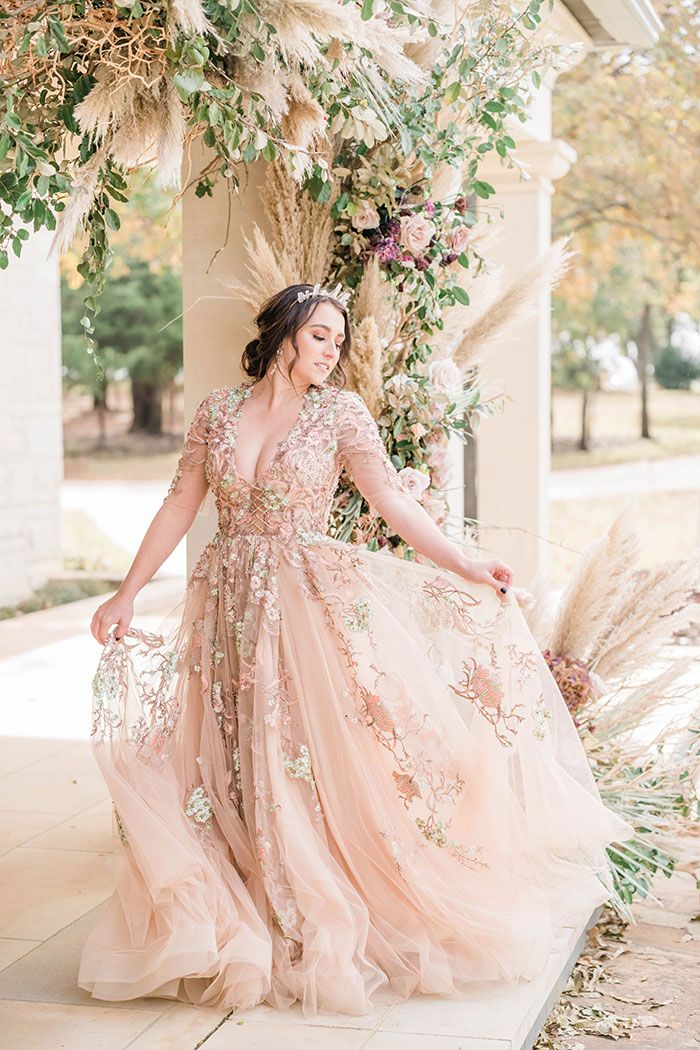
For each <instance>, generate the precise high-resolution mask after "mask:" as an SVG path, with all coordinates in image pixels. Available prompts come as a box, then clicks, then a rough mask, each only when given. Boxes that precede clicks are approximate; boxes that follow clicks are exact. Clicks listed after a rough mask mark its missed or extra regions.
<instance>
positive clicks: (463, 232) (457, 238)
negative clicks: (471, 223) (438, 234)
mask: <svg viewBox="0 0 700 1050" xmlns="http://www.w3.org/2000/svg"><path fill="white" fill-rule="evenodd" d="M468 244H469V227H468V226H455V227H454V229H453V230H451V232H450V247H451V248H452V251H454V252H457V255H461V254H462V252H463V251H466V249H467V245H468Z"/></svg>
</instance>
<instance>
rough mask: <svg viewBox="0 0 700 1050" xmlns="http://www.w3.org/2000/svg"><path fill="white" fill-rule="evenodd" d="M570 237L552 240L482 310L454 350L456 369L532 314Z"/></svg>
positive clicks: (560, 267)
mask: <svg viewBox="0 0 700 1050" xmlns="http://www.w3.org/2000/svg"><path fill="white" fill-rule="evenodd" d="M569 240H570V237H562V238H560V239H559V240H558V241H555V242H554V244H552V246H551V247H550V248H548V249H547V251H546V252H543V254H542V255H541V256H540V258H539V259H538V260H537V261H536V262H535V263H534V265H533V266H530V267H529V268H528V269H527V270H526V271H525V272H524V273H523V274H522V275H521V276H520V277H518V279H517V280H516V281H514V282H513V284H511V285H510V287H509V288H507V289H506V291H505V292H504V293H503V294H502V295H500V296H499V297H498V298H497V299H496V301H495V302H493V303H492V304H491V305H490V306H489V307H488V309H486V310H483V311H482V312H481V313H480V314H478V316H477V317H476V320H474V321H473V322H472V323H471V324H470V326H469V327H468V328H467V329H466V331H465V333H464V335H463V337H462V339H461V342H460V343H459V345H458V346H457V348H456V349H455V352H454V360H455V363H456V364H457V366H458V367H459V368H465V367H467V366H468V365H470V364H471V363H472V360H473V357H474V355H475V354H477V353H479V354H481V353H483V352H484V351H485V350H486V349H488V348H490V347H491V346H492V345H493V343H494V342H495V341H496V340H497V339H499V340H504V339H507V338H508V337H509V336H510V335H512V333H513V332H514V331H515V330H516V329H517V328H519V327H520V325H521V324H523V323H524V322H525V321H526V320H527V319H528V318H529V317H530V316H532V314H533V313H534V311H535V309H536V307H537V302H538V300H539V298H540V296H541V295H543V294H544V293H545V292H547V291H549V290H550V289H551V288H552V287H553V286H554V285H556V283H557V282H558V281H559V280H560V279H561V277H562V276H563V275H564V273H565V272H566V270H567V268H568V264H569V260H570V258H571V257H572V256H573V254H574V253H573V252H572V251H570V250H569V249H568V243H569Z"/></svg>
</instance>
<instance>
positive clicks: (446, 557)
mask: <svg viewBox="0 0 700 1050" xmlns="http://www.w3.org/2000/svg"><path fill="white" fill-rule="evenodd" d="M409 500H410V502H409ZM376 510H377V512H378V513H379V514H381V516H382V517H383V518H384V520H385V521H386V522H387V524H388V525H389V527H390V528H391V529H392V530H393V531H394V532H395V533H396V534H397V535H399V536H400V537H401V539H402V540H404V542H405V543H408V544H409V545H410V546H411V547H413V549H414V550H416V551H417V552H418V553H419V554H422V555H423V556H424V557H426V558H430V560H431V561H433V562H435V564H436V565H438V566H439V567H440V568H441V569H449V570H450V571H451V572H456V573H461V571H462V570H463V569H465V567H466V566H467V565H468V563H469V558H467V556H466V554H464V552H463V551H461V550H460V549H459V547H458V546H457V545H456V544H455V543H453V542H452V541H451V540H450V539H448V538H447V536H445V534H444V533H443V532H442V530H441V529H440V528H439V526H438V525H436V524H435V522H434V521H433V519H432V518H431V517H430V515H429V514H428V513H427V511H426V510H425V509H424V508H423V507H422V506H421V505H420V503H417V502H416V501H415V500H414V499H413V498H412V497H404V496H398V497H395V496H392V495H389V496H387V497H385V498H384V499H381V500H379V502H378V505H376Z"/></svg>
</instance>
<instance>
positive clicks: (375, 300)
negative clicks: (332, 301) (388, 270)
mask: <svg viewBox="0 0 700 1050" xmlns="http://www.w3.org/2000/svg"><path fill="white" fill-rule="evenodd" d="M392 294H393V291H392V287H391V284H390V283H389V281H387V280H385V279H384V277H383V276H382V269H381V266H380V264H379V258H378V257H377V255H372V256H371V258H370V259H369V260H368V261H367V264H366V265H365V268H364V271H363V273H362V280H361V281H360V284H359V286H358V288H357V291H356V292H355V296H354V298H353V305H352V316H353V320H354V321H355V323H356V324H360V322H361V321H364V319H365V318H366V317H373V318H374V320H375V321H376V323H377V327H378V328H379V331H380V332H383V333H384V336H385V337H386V338H387V339H391V338H392V335H393V332H394V331H395V329H396V326H397V323H398V318H397V316H396V311H395V310H394V307H393V306H392V302H391V298H392Z"/></svg>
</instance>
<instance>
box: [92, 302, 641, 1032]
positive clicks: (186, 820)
mask: <svg viewBox="0 0 700 1050" xmlns="http://www.w3.org/2000/svg"><path fill="white" fill-rule="evenodd" d="M346 296H347V293H339V292H338V291H337V290H334V291H329V290H326V289H322V288H319V287H318V286H315V287H313V288H312V287H311V286H309V285H291V286H289V287H288V288H285V289H284V290H282V291H281V292H279V293H277V294H276V295H273V296H272V297H271V298H270V299H268V301H267V302H266V303H265V304H264V305H263V307H262V308H261V310H260V312H259V314H258V316H257V318H256V324H257V328H258V335H257V337H256V338H255V339H253V340H252V341H251V342H249V343H248V345H247V346H246V348H245V351H244V354H243V359H242V366H243V371H244V373H245V374H246V375H247V377H248V379H247V380H245V381H243V382H241V383H238V384H234V385H232V386H226V387H221V388H218V389H216V390H213V391H211V392H210V393H209V394H208V395H207V396H206V397H205V398H204V399H203V401H202V402H201V404H200V405H199V407H198V408H197V410H196V412H195V415H194V418H193V420H192V422H191V425H190V427H189V430H188V433H187V436H186V439H185V442H184V446H183V449H182V454H181V456H180V459H179V463H178V466H177V470H176V472H175V476H174V477H173V480H172V483H171V485H170V488H169V490H168V494H167V496H166V497H165V499H164V501H163V505H162V507H161V508H160V510H159V511H158V513H157V514H156V516H155V518H154V519H153V521H152V522H151V524H150V526H149V528H148V530H147V532H146V534H145V536H144V539H143V542H142V544H141V546H140V548H139V551H138V553H137V554H136V557H135V558H134V562H133V564H132V566H131V568H130V570H129V572H128V574H127V576H126V578H125V579H124V581H123V583H122V585H121V586H120V588H119V590H118V591H117V593H116V594H115V595H114V597H112V598H110V599H109V600H108V601H106V602H104V603H103V604H102V605H101V606H100V607H99V609H98V610H97V612H96V613H95V615H94V617H93V621H92V626H91V629H92V633H93V635H94V636H95V638H96V639H97V640H98V641H99V642H100V643H101V644H102V645H103V646H104V649H103V652H102V656H101V659H100V662H99V666H98V668H97V672H96V674H95V681H94V707H93V715H94V717H93V732H92V743H93V753H94V755H95V758H96V760H97V762H98V763H99V765H100V768H101V770H102V773H103V775H104V778H105V780H106V782H107V785H108V787H109V791H110V794H111V796H112V799H113V801H114V807H115V816H116V821H117V828H118V831H119V835H120V839H121V842H122V849H121V858H120V869H119V874H118V878H117V885H116V888H115V891H114V893H113V895H112V897H111V898H110V900H109V902H108V905H107V907H106V909H105V911H104V912H103V914H102V915H101V917H100V919H99V920H98V922H97V924H96V925H95V927H94V929H93V930H92V931H91V933H90V935H89V937H88V940H87V942H86V944H85V946H84V950H83V954H82V960H81V966H80V973H79V978H78V980H79V984H80V986H81V987H83V988H85V989H87V990H88V991H89V992H90V993H91V994H92V995H93V996H95V997H96V998H98V999H104V1000H126V999H132V998H135V997H140V996H153V995H155V996H166V997H171V998H178V999H181V1000H184V1001H187V1002H191V1003H197V1004H209V1005H213V1004H216V1005H220V1006H223V1007H229V1008H231V1007H237V1008H241V1009H244V1008H248V1007H251V1006H253V1005H255V1004H257V1003H259V1002H262V1001H265V1002H267V1003H269V1004H271V1005H272V1006H274V1007H276V1008H278V1009H285V1008H288V1007H289V1006H290V1005H291V1004H292V1003H293V1002H295V1001H297V1000H298V1001H300V1003H301V1007H302V1010H303V1013H304V1015H305V1016H306V1017H312V1016H314V1015H315V1014H316V1013H318V1012H319V1011H334V1012H344V1013H349V1014H363V1013H367V1012H369V1011H371V1010H372V1008H373V1002H374V1000H373V993H374V992H375V991H376V990H377V989H380V988H382V989H383V990H384V991H385V992H387V991H388V992H389V994H390V995H391V994H393V996H394V999H395V1001H399V1000H403V999H406V998H407V997H408V996H410V995H412V994H413V993H416V992H427V993H433V994H437V995H442V996H449V995H451V994H452V993H454V992H455V991H456V990H457V989H465V988H466V989H467V990H468V986H469V984H470V983H471V982H475V981H483V980H500V981H506V982H515V981H518V980H520V979H525V980H528V979H531V978H533V977H534V976H535V975H536V974H537V973H538V972H539V971H540V970H541V968H542V967H543V966H544V965H545V963H546V960H547V956H548V954H549V952H550V950H552V948H553V940H554V931H555V930H556V928H557V927H559V926H561V925H564V924H567V923H572V922H577V921H578V920H579V918H580V917H581V915H583V914H586V913H590V911H591V910H592V909H593V908H594V907H596V906H597V905H598V904H601V903H603V902H604V901H606V900H609V899H610V898H611V897H613V896H614V893H615V891H614V887H613V885H612V880H611V875H610V870H609V867H608V864H607V860H606V846H607V845H609V844H610V843H612V842H622V841H624V840H625V839H628V838H630V837H631V836H632V835H633V833H634V832H633V828H632V827H631V826H630V825H629V824H628V823H627V822H625V821H624V820H622V819H621V818H619V817H618V816H616V815H615V814H614V813H612V812H611V811H610V810H608V809H607V808H606V807H605V806H604V805H603V802H602V800H601V798H600V795H599V793H598V790H597V788H596V785H595V782H594V779H593V776H592V773H591V770H590V767H589V765H588V762H587V760H586V756H585V752H584V750H583V747H582V745H581V742H580V739H579V737H578V733H577V731H576V728H575V726H574V724H573V722H572V719H571V717H570V715H569V713H568V710H567V708H566V705H565V703H564V701H563V698H562V696H561V694H560V692H559V690H558V688H557V686H556V684H555V682H554V679H553V678H552V676H551V674H550V672H549V670H548V668H547V665H546V663H545V661H544V659H543V657H542V656H541V654H540V652H539V650H538V649H537V646H536V643H535V642H534V640H533V638H532V636H531V634H530V632H529V630H528V628H527V625H526V623H525V621H524V619H523V616H522V614H521V612H520V609H519V607H518V604H517V602H516V601H515V599H514V596H513V594H512V592H511V590H510V584H511V582H512V572H511V570H510V568H509V567H508V566H507V565H506V564H504V563H503V562H502V561H500V560H498V559H486V560H484V559H476V560H475V559H470V558H467V557H466V556H465V555H464V554H463V552H462V551H461V549H460V548H459V547H458V546H456V545H455V544H453V543H452V542H451V541H450V540H449V539H448V538H447V537H446V536H445V535H444V534H443V533H442V531H441V530H440V529H439V528H438V526H437V525H436V524H435V523H434V522H433V521H432V519H431V518H430V517H429V516H428V514H427V513H426V512H425V510H424V509H423V507H422V506H421V505H420V503H419V502H418V501H417V500H416V499H414V497H413V496H412V495H410V494H409V493H408V492H406V491H405V490H404V487H403V485H402V481H401V478H400V476H399V474H398V472H397V470H396V468H395V467H394V465H393V464H392V462H391V460H390V458H389V456H388V455H387V452H386V449H385V447H384V445H383V442H382V440H381V437H380V434H379V431H378V428H377V425H376V423H375V421H374V419H373V417H372V416H371V414H370V412H369V410H368V409H367V407H366V405H365V403H364V402H363V401H362V399H361V398H360V397H359V395H358V394H356V393H354V392H351V391H348V390H345V389H344V387H343V380H344V372H343V367H342V366H343V361H344V360H345V359H346V358H347V356H348V355H349V354H350V353H351V352H352V351H351V340H350V329H349V322H348V314H347V309H346V303H345V299H346ZM343 470H345V471H346V472H347V473H348V475H349V477H350V478H351V479H352V481H353V482H354V484H355V485H356V487H357V488H358V490H359V491H360V492H361V493H362V495H363V496H364V497H365V499H366V500H367V501H368V503H369V505H370V507H371V509H372V510H373V511H374V512H376V513H377V514H379V515H380V516H381V517H382V518H383V519H384V520H385V521H386V522H387V523H388V525H389V527H390V528H391V530H392V532H394V533H397V534H398V535H399V536H401V537H402V538H403V539H404V540H405V541H406V542H407V543H408V544H410V545H411V546H412V547H413V548H414V549H415V550H416V551H417V552H418V553H419V554H420V555H422V556H423V557H424V559H425V560H422V561H420V562H418V561H410V560H408V561H407V560H402V559H399V558H396V557H392V556H391V555H390V554H389V553H388V552H387V551H385V550H384V551H370V550H367V549H366V548H364V547H359V546H352V545H350V544H348V543H343V542H341V541H339V540H335V539H333V538H331V537H330V536H328V534H327V528H328V522H329V516H330V511H331V507H332V501H333V496H334V493H335V490H336V486H337V482H338V478H339V475H340V473H341V471H343ZM208 490H210V491H211V493H212V494H213V497H214V499H215V502H216V508H217V515H218V529H217V532H216V534H215V535H214V537H213V538H212V540H211V541H210V542H209V543H208V544H207V546H206V547H205V549H204V551H203V552H202V555H201V557H200V558H199V560H198V562H197V564H196V566H195V567H194V569H193V571H192V573H191V575H190V577H189V579H188V581H187V585H186V589H185V593H184V597H183V601H182V606H181V609H180V615H179V616H178V618H177V621H176V626H175V627H174V628H172V627H171V628H170V629H169V630H168V631H166V632H165V633H164V634H163V635H155V634H149V633H146V632H144V631H139V630H136V629H135V628H132V627H131V626H130V625H131V620H132V615H133V600H134V597H135V595H136V594H137V593H138V591H139V590H140V589H141V588H142V587H143V585H144V584H145V583H146V582H147V581H148V580H150V579H151V577H152V576H153V574H154V573H155V572H156V570H157V569H158V568H159V567H160V565H162V563H163V562H164V561H165V559H166V558H167V557H168V555H169V554H170V553H171V551H172V550H173V549H174V547H175V546H176V545H177V543H178V542H179V541H180V540H181V539H182V537H183V536H184V535H185V533H186V532H187V531H188V529H189V528H190V526H191V525H192V523H193V521H194V519H195V516H196V515H197V512H198V510H199V508H200V506H201V504H202V501H203V500H204V498H205V496H206V494H207V491H208Z"/></svg>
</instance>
